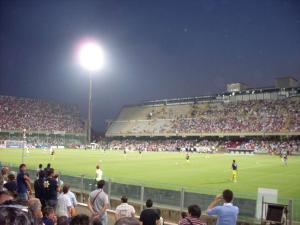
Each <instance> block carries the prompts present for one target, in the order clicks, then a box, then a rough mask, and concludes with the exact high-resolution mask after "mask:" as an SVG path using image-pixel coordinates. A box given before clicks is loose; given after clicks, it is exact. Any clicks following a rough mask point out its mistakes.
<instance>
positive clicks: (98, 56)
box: [79, 42, 103, 72]
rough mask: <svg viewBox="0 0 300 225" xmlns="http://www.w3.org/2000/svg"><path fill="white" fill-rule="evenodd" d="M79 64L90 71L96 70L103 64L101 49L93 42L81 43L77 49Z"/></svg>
mask: <svg viewBox="0 0 300 225" xmlns="http://www.w3.org/2000/svg"><path fill="white" fill-rule="evenodd" d="M79 61H80V65H81V66H82V67H83V68H85V69H87V70H88V71H90V72H94V71H97V70H99V69H101V67H102V66H103V51H102V49H101V47H100V46H99V45H98V44H97V43H95V42H88V43H85V44H83V46H82V47H81V48H80V50H79Z"/></svg>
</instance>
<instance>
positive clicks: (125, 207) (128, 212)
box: [115, 196, 135, 221]
mask: <svg viewBox="0 0 300 225" xmlns="http://www.w3.org/2000/svg"><path fill="white" fill-rule="evenodd" d="M127 201H128V198H127V196H122V198H121V204H120V205H118V206H117V208H116V212H115V219H116V221H117V220H118V219H120V218H123V217H134V215H135V209H134V207H133V206H132V205H129V204H128V203H127Z"/></svg>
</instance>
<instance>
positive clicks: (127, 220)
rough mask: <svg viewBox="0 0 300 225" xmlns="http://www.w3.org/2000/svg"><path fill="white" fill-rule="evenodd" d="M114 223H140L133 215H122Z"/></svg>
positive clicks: (125, 224) (131, 224)
mask: <svg viewBox="0 0 300 225" xmlns="http://www.w3.org/2000/svg"><path fill="white" fill-rule="evenodd" d="M115 225H140V223H139V221H138V220H137V219H136V218H134V217H122V218H120V219H119V220H117V221H116V222H115Z"/></svg>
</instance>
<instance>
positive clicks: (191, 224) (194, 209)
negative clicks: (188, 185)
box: [179, 205, 206, 225]
mask: <svg viewBox="0 0 300 225" xmlns="http://www.w3.org/2000/svg"><path fill="white" fill-rule="evenodd" d="M188 213H189V214H188V215H187V216H185V217H184V218H183V219H181V220H180V222H179V225H206V224H205V223H202V222H201V221H200V216H201V209H200V207H199V206H198V205H190V206H189V207H188Z"/></svg>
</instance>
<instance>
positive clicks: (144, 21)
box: [0, 0, 300, 131]
mask: <svg viewBox="0 0 300 225" xmlns="http://www.w3.org/2000/svg"><path fill="white" fill-rule="evenodd" d="M87 37H93V38H96V39H97V40H98V41H99V43H100V44H101V45H102V47H103V49H104V51H105V59H106V60H105V67H104V68H103V70H102V71H101V72H99V73H97V74H94V76H93V80H94V104H93V107H94V108H93V127H94V128H95V129H96V130H98V131H101V130H104V129H105V120H106V119H111V118H114V117H115V116H116V115H117V114H118V112H119V110H120V108H121V106H123V105H125V104H134V103H140V102H142V101H144V100H154V99H162V98H173V97H187V96H199V95H202V94H212V93H218V92H221V91H224V90H225V85H226V83H228V82H244V83H246V84H248V85H250V86H251V87H261V86H270V85H273V84H274V79H275V78H276V77H280V76H288V75H291V76H294V77H295V78H296V79H298V80H299V81H300V1H298V0H295V1H280V0H268V1H264V0H257V1H256V0H248V1H246V0H236V1H229V0H218V1H217V0H196V1H192V0H185V1H176V0H170V1H168V0H148V1H146V0H144V1H142V0H137V1H134V0H128V1H126V0H119V1H100V0H97V1H88V0H80V1H79V0H66V1H62V0H51V1H50V0H49V1H43V0H37V1H33V0H26V1H23V0H18V1H13V0H0V94H2V95H13V96H26V97H34V98H41V99H51V100H55V101H59V102H66V103H75V104H78V105H79V106H80V109H81V112H82V114H83V116H85V117H86V115H87V106H88V102H87V99H88V79H87V78H88V77H87V72H86V71H84V70H83V69H82V68H80V66H79V64H78V62H77V61H76V48H77V46H78V43H79V42H80V41H81V40H82V39H83V38H87Z"/></svg>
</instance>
